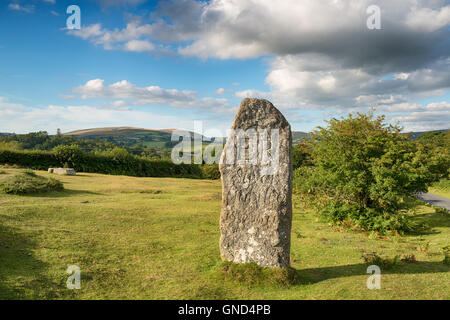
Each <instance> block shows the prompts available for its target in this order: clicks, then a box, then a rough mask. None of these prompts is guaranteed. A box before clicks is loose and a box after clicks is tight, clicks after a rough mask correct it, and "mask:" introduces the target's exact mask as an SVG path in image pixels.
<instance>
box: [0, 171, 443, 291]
mask: <svg viewBox="0 0 450 320" xmlns="http://www.w3.org/2000/svg"><path fill="white" fill-rule="evenodd" d="M2 170H4V171H6V174H3V175H1V176H0V179H5V178H7V177H8V176H11V175H14V174H16V173H18V172H20V170H16V169H11V168H5V169H2ZM37 174H38V175H41V176H43V177H50V175H49V174H47V173H46V172H37ZM58 179H60V180H61V181H62V182H63V183H64V187H65V190H64V191H61V192H50V193H46V194H40V195H30V196H18V195H0V257H1V259H0V299H449V298H450V290H449V289H450V287H449V283H450V281H449V280H450V272H449V271H450V266H449V265H448V264H447V265H446V264H444V263H443V262H442V261H443V260H444V252H445V250H443V248H445V247H446V246H449V245H450V218H449V216H448V215H444V214H440V213H435V211H434V209H432V208H429V207H426V206H423V207H421V208H420V210H419V211H418V212H417V214H416V216H415V217H414V219H416V220H417V221H420V222H426V223H427V224H428V225H429V226H430V227H431V230H430V231H428V232H424V233H420V234H414V235H408V236H404V237H389V238H381V239H378V238H374V237H369V235H368V234H363V233H356V232H347V231H343V230H339V229H336V228H332V227H330V226H329V225H327V224H325V223H322V222H320V221H318V220H317V218H316V215H315V214H314V213H313V212H312V211H311V210H309V209H308V208H306V207H305V206H304V205H303V204H302V203H300V201H299V200H298V199H297V198H295V197H294V199H295V201H294V215H293V228H292V246H291V257H292V267H293V268H294V269H295V270H296V274H295V281H290V279H291V277H292V273H289V272H287V273H283V272H281V271H279V273H277V272H278V271H273V272H275V273H272V271H270V270H267V269H259V268H256V267H254V266H234V265H228V264H224V263H223V262H222V261H221V260H220V256H219V246H218V244H219V236H220V235H219V226H218V224H219V214H220V207H221V203H220V199H221V185H220V181H207V180H189V179H172V178H133V177H125V176H107V175H99V174H83V173H81V174H78V175H77V176H60V177H58ZM373 252H376V254H377V255H379V256H380V257H384V258H383V259H387V258H389V259H394V257H395V256H400V257H403V256H407V255H414V259H409V262H407V261H406V260H405V261H402V260H399V261H398V262H396V263H395V265H394V266H392V268H390V269H388V270H383V269H382V279H381V290H369V289H367V287H366V280H367V278H368V276H369V275H368V274H366V269H367V264H366V263H365V262H364V260H363V259H361V257H362V256H363V255H364V254H365V253H373ZM412 260H416V262H413V261H412ZM70 265H77V266H79V267H80V268H81V290H68V289H67V288H66V280H67V277H68V275H67V274H66V273H65V271H66V269H67V267H68V266H70ZM246 268H249V269H250V270H247V269H246ZM272 277H276V278H277V279H278V280H276V279H275V280H276V281H269V280H270V279H271V278H272ZM252 279H255V281H253V280H252Z"/></svg>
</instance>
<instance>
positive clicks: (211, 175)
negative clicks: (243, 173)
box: [202, 164, 220, 180]
mask: <svg viewBox="0 0 450 320" xmlns="http://www.w3.org/2000/svg"><path fill="white" fill-rule="evenodd" d="M202 177H203V178H205V179H211V180H217V179H220V171H219V165H217V164H204V165H202Z"/></svg>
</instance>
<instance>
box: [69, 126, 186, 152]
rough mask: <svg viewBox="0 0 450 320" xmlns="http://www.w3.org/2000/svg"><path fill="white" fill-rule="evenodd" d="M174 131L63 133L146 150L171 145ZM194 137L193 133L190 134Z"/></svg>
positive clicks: (128, 129) (130, 129) (113, 129)
mask: <svg viewBox="0 0 450 320" xmlns="http://www.w3.org/2000/svg"><path fill="white" fill-rule="evenodd" d="M173 131H175V129H161V130H155V129H145V128H135V127H109V128H92V129H82V130H76V131H72V132H67V133H64V135H65V136H71V137H74V138H79V139H93V140H102V141H107V142H111V143H114V144H116V145H119V146H124V147H136V146H142V147H146V148H154V149H165V148H170V147H172V145H173V142H172V141H171V137H172V132H173ZM191 136H192V137H194V133H193V132H191Z"/></svg>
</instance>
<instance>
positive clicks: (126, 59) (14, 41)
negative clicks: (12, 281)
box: [0, 0, 450, 133]
mask: <svg viewBox="0 0 450 320" xmlns="http://www.w3.org/2000/svg"><path fill="white" fill-rule="evenodd" d="M372 3H376V4H377V5H378V6H379V7H380V8H381V16H380V19H381V23H382V29H380V30H369V29H368V28H367V27H366V19H367V18H368V15H367V13H366V11H365V9H366V8H367V7H368V6H369V4H372ZM393 3H395V5H394V4H393ZM413 3H415V4H414V5H412V4H413ZM71 4H76V5H78V6H79V7H80V9H81V29H80V30H67V28H66V19H67V17H68V16H69V15H68V14H66V8H67V7H68V6H69V5H71ZM449 26H450V5H449V3H448V1H439V0H438V1H436V0H434V1H426V0H423V1H414V2H413V1H371V2H369V1H339V0H333V1H332V0H330V1H323V2H320V3H317V2H316V1H312V0H304V1H294V0H286V1H284V2H283V3H282V4H281V3H280V4H278V5H277V6H275V5H274V2H273V1H268V0H258V1H254V2H252V1H249V0H248V1H247V0H241V1H236V0H211V1H208V2H201V1H194V0H172V1H149V0H148V1H146V0H112V1H106V0H92V1H64V0H21V1H19V0H17V1H15V0H5V1H2V2H1V4H0V61H1V68H0V132H17V133H23V132H30V131H36V130H46V131H49V132H50V133H54V132H55V131H56V129H57V128H61V129H62V131H63V132H67V131H70V130H75V129H83V128H90V127H105V126H137V127H146V128H157V129H164V128H185V129H192V128H193V126H194V122H193V121H194V120H202V121H203V126H204V128H209V129H218V130H220V131H222V132H224V131H225V130H226V129H227V128H229V127H230V125H231V122H232V120H233V117H234V114H235V112H236V110H237V107H238V106H239V103H240V100H241V99H242V98H244V97H247V96H252V97H253V96H254V97H261V98H267V99H269V100H271V101H272V102H273V103H274V104H275V105H276V106H277V107H278V108H279V109H280V110H281V111H282V112H283V113H284V114H285V116H286V117H287V119H288V120H289V122H290V123H291V126H292V128H293V129H294V130H299V131H310V130H312V129H313V128H314V127H315V126H318V125H323V124H324V122H323V121H324V120H325V119H329V118H331V117H340V116H344V115H346V114H347V113H349V112H356V111H361V112H366V111H367V110H369V109H370V108H371V107H376V108H377V112H378V113H384V114H386V115H387V119H388V120H389V121H391V122H396V121H398V122H399V123H400V124H401V125H402V126H404V127H405V130H416V131H417V130H430V129H443V128H448V127H449V125H448V123H449V122H450V91H449V88H450V75H449V74H450V54H449V52H450V50H449V49H450V44H449V43H450V37H449V35H450V29H449Z"/></svg>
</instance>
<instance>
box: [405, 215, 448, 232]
mask: <svg viewBox="0 0 450 320" xmlns="http://www.w3.org/2000/svg"><path fill="white" fill-rule="evenodd" d="M411 219H412V220H413V221H414V222H416V223H419V224H423V225H425V226H426V227H427V228H424V229H420V230H415V231H411V232H408V233H407V234H406V236H420V235H429V234H439V233H441V232H440V231H437V230H434V229H433V228H450V216H449V215H448V214H444V213H439V212H433V213H424V214H418V215H416V216H414V217H412V218H411Z"/></svg>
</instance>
